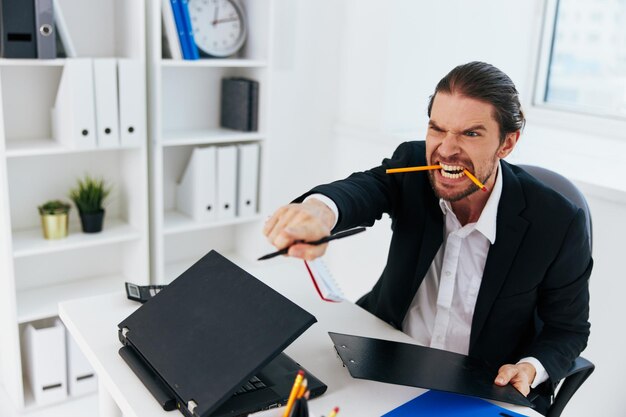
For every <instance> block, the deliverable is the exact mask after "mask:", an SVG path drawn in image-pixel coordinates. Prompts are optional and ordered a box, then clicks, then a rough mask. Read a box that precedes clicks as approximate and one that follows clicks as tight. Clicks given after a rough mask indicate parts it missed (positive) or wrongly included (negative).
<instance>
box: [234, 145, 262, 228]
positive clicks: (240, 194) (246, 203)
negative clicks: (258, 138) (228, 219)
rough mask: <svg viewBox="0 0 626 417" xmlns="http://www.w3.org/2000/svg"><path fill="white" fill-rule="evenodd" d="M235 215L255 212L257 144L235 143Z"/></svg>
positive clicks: (257, 170)
mask: <svg viewBox="0 0 626 417" xmlns="http://www.w3.org/2000/svg"><path fill="white" fill-rule="evenodd" d="M237 170H238V184H237V216H239V217H249V216H254V215H255V214H256V212H257V190H258V183H259V144H258V143H249V144H245V145H237Z"/></svg>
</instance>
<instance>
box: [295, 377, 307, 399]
mask: <svg viewBox="0 0 626 417" xmlns="http://www.w3.org/2000/svg"><path fill="white" fill-rule="evenodd" d="M307 385H309V383H308V382H307V380H306V378H304V380H303V381H302V384H300V389H299V390H298V394H297V395H296V398H297V399H300V398H302V396H303V395H304V393H305V392H306V387H307Z"/></svg>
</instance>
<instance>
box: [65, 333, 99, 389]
mask: <svg viewBox="0 0 626 417" xmlns="http://www.w3.org/2000/svg"><path fill="white" fill-rule="evenodd" d="M66 335H67V339H66V344H67V383H68V388H69V395H71V396H73V397H77V396H80V395H84V394H89V393H92V392H95V391H96V390H97V389H98V378H97V377H96V373H95V372H94V370H93V368H92V367H91V365H90V364H89V361H87V358H85V355H83V352H81V351H80V349H79V347H78V345H77V344H76V342H75V341H74V339H73V338H72V336H71V335H70V334H69V332H66Z"/></svg>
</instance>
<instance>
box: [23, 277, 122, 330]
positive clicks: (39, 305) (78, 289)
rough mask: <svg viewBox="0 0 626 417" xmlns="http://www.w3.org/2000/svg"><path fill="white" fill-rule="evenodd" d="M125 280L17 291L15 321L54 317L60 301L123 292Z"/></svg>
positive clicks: (93, 280) (95, 280)
mask: <svg viewBox="0 0 626 417" xmlns="http://www.w3.org/2000/svg"><path fill="white" fill-rule="evenodd" d="M125 280H126V279H125V277H123V276H121V275H117V276H116V275H112V276H111V275H110V276H101V277H96V278H89V279H81V280H77V281H70V282H64V283H60V284H55V285H49V286H44V287H36V288H30V289H27V290H21V291H18V292H17V321H18V323H20V324H21V323H27V322H31V321H34V320H39V319H44V318H48V317H54V316H56V315H58V308H57V306H58V304H59V302H61V301H65V300H71V299H74V298H83V297H89V296H92V295H94V294H106V293H110V292H120V291H123V290H124V286H123V282H125Z"/></svg>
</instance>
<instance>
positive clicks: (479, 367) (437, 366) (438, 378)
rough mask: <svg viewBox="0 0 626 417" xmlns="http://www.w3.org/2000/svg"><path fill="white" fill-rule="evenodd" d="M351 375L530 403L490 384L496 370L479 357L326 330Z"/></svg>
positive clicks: (510, 390) (510, 389) (509, 388)
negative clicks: (478, 358)
mask: <svg viewBox="0 0 626 417" xmlns="http://www.w3.org/2000/svg"><path fill="white" fill-rule="evenodd" d="M328 334H329V336H330V338H331V339H332V340H333V343H334V345H335V349H336V350H337V353H338V354H339V357H340V358H341V360H342V361H343V363H344V364H345V366H346V367H348V370H349V371H350V375H352V376H353V377H354V378H360V379H368V380H372V381H379V382H387V383H390V384H398V385H408V386H411V387H418V388H428V389H435V390H438V391H446V392H452V393H455V394H463V395H469V396H472V397H479V398H485V399H489V400H496V401H502V402H505V403H509V404H516V405H523V406H525V407H531V408H532V407H534V404H533V403H532V402H530V401H529V400H528V398H526V397H525V396H524V395H523V394H522V393H520V392H519V391H518V390H516V389H515V388H514V387H513V386H511V385H506V386H504V387H500V386H498V385H495V384H494V382H493V381H494V380H495V378H496V375H497V372H496V371H495V370H492V369H489V368H488V367H487V366H486V365H485V364H484V363H483V362H482V361H480V360H477V359H475V358H470V357H469V356H465V355H461V354H458V353H453V352H448V351H445V350H440V349H433V348H429V347H424V346H419V345H411V344H408V343H400V342H392V341H389V340H381V339H372V338H368V337H360V336H351V335H347V334H341V333H332V332H329V333H328Z"/></svg>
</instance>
